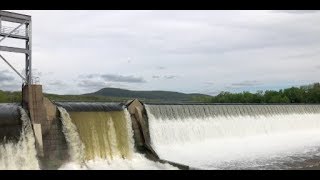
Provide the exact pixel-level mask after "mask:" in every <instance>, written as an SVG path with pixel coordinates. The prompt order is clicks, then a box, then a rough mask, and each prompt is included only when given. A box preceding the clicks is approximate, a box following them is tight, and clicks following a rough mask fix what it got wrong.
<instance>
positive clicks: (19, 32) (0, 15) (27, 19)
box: [0, 11, 32, 85]
mask: <svg viewBox="0 0 320 180" xmlns="http://www.w3.org/2000/svg"><path fill="white" fill-rule="evenodd" d="M2 22H10V23H18V24H19V25H18V26H16V27H6V26H3V23H2ZM31 34H32V33H31V16H28V15H23V14H18V13H12V12H7V11H0V51H6V52H13V53H23V54H25V55H26V61H25V63H26V65H25V76H23V75H21V74H20V73H19V72H18V71H17V70H16V69H15V68H14V67H13V66H12V65H11V64H10V63H9V62H8V61H7V60H6V59H5V58H4V57H3V56H2V55H1V54H0V58H1V59H2V60H3V61H5V62H6V63H7V64H8V65H9V66H10V67H11V69H13V70H14V71H15V72H16V73H17V74H18V75H19V76H20V77H21V78H22V79H23V80H24V81H25V84H27V85H30V84H32V66H31V47H32V46H31V37H32V36H31ZM6 38H14V39H20V40H24V41H25V43H26V45H25V48H18V47H8V46H2V45H1V42H2V41H3V40H5V39H6Z"/></svg>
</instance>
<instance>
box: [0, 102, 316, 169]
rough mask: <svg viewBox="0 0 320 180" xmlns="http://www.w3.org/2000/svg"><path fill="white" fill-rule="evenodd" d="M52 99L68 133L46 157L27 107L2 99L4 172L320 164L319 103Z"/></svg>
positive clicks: (0, 150)
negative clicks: (42, 151)
mask: <svg viewBox="0 0 320 180" xmlns="http://www.w3.org/2000/svg"><path fill="white" fill-rule="evenodd" d="M52 103H53V104H54V105H55V106H56V119H57V121H59V123H57V125H58V126H57V130H54V131H55V132H57V131H59V132H60V133H61V134H62V135H61V136H56V137H55V138H53V139H54V140H51V141H50V142H51V144H50V147H51V146H55V148H53V149H52V148H49V147H46V146H48V145H46V144H45V143H44V148H43V149H44V151H45V152H44V154H55V153H53V152H55V151H57V150H59V153H56V154H55V156H52V157H47V158H43V157H41V156H39V152H37V150H36V145H35V135H34V133H33V129H32V126H31V123H30V122H31V121H30V118H29V117H28V114H27V111H25V110H24V109H23V108H22V107H21V106H20V105H19V104H10V103H9V104H0V117H1V119H0V124H1V128H2V129H8V131H1V138H2V142H1V148H0V168H1V169H304V168H310V167H318V165H319V162H320V149H319V148H320V146H319V145H320V136H319V134H320V132H319V129H320V120H319V119H320V105H317V104H269V105H267V104H144V103H142V102H140V101H139V100H137V99H136V100H133V101H131V102H128V103H86V102H79V103H73V102H72V103H71V102H70V103H68V102H52ZM132 109H134V110H132ZM132 111H133V112H132ZM49 129H50V128H49ZM51 129H52V128H51ZM50 131H52V130H49V133H50ZM51 133H53V132H51ZM61 137H62V138H61ZM46 139H47V138H46V136H45V135H43V141H45V140H46ZM46 151H48V152H46ZM9 157H10V158H9ZM46 161H48V162H46ZM26 162H32V163H26Z"/></svg>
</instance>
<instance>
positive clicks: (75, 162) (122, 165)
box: [58, 107, 177, 170]
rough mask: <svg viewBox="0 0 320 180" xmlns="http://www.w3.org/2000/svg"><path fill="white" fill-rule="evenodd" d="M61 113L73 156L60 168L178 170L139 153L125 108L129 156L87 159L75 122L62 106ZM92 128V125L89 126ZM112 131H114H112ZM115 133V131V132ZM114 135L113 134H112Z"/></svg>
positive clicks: (64, 130)
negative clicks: (135, 147)
mask: <svg viewBox="0 0 320 180" xmlns="http://www.w3.org/2000/svg"><path fill="white" fill-rule="evenodd" d="M58 109H59V111H60V113H61V120H62V122H63V126H64V127H63V133H64V134H65V137H66V139H67V142H68V145H69V154H70V156H71V157H72V158H71V160H70V162H68V163H66V164H63V165H62V166H61V167H60V168H59V169H60V170H142V169H146V170H160V169H165V170H170V169H171V170H177V168H176V167H173V166H171V165H169V164H167V163H166V164H161V163H158V162H153V161H150V160H148V159H147V158H146V157H145V156H144V155H142V154H139V153H137V152H136V151H135V149H134V139H133V129H132V124H131V119H130V114H129V112H128V111H127V110H126V109H125V110H124V113H125V118H126V123H127V127H128V128H127V131H128V136H129V139H128V142H129V147H128V148H129V151H130V155H129V157H128V158H121V157H115V158H112V159H110V158H106V159H101V158H99V157H96V158H95V159H92V160H88V161H85V159H84V152H85V147H84V145H83V143H82V142H81V139H80V136H79V133H78V131H77V127H76V126H75V125H74V124H73V122H72V119H71V118H70V116H69V114H68V112H67V111H66V110H65V109H63V108H62V107H58ZM88 128H90V127H88ZM110 133H112V132H110ZM113 133H115V132H113ZM110 137H112V135H111V136H110Z"/></svg>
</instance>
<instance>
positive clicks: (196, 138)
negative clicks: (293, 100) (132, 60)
mask: <svg viewBox="0 0 320 180" xmlns="http://www.w3.org/2000/svg"><path fill="white" fill-rule="evenodd" d="M230 107H231V106H229V107H227V108H226V109H224V111H221V112H220V114H221V115H219V116H214V113H212V112H210V111H206V113H207V116H201V115H200V116H199V115H197V116H194V117H192V116H186V115H185V114H184V115H180V114H179V113H176V112H178V111H180V110H181V109H184V108H180V110H179V108H177V107H174V108H175V111H176V112H175V113H172V112H174V111H173V110H172V109H174V108H172V109H171V111H170V106H169V107H166V109H165V110H163V109H164V108H163V107H160V108H157V107H154V105H153V106H151V107H150V106H149V105H146V109H147V113H148V117H149V128H150V136H151V141H152V146H153V147H154V149H155V150H156V152H157V153H158V154H159V156H160V158H163V159H166V160H170V161H174V162H178V163H185V164H187V165H190V166H194V167H198V168H204V169H288V168H290V166H292V163H293V164H294V163H295V162H299V163H300V162H302V161H305V160H308V159H320V151H319V147H320V114H319V113H317V112H318V109H317V108H318V107H314V108H313V109H314V111H310V112H302V113H294V111H292V113H291V114H290V113H281V112H282V111H284V110H285V109H282V110H280V107H279V108H278V112H275V113H270V112H268V111H264V112H263V113H264V114H262V115H261V114H258V113H255V114H254V115H241V114H239V115H229V114H228V108H229V110H230ZM193 108H199V107H196V106H194V107H193ZM232 108H235V107H232ZM272 108H274V107H272ZM272 108H270V109H272ZM300 108H301V107H300ZM212 109H213V108H212ZM221 109H222V108H221ZM256 109H257V108H256ZM265 109H268V107H265ZM297 109H299V108H297ZM160 111H161V113H160ZM191 111H194V112H196V110H191ZM167 112H169V113H171V114H169V115H168V114H166V113H167ZM189 112H190V111H189ZM287 112H288V111H287ZM210 113H211V115H210ZM161 114H163V115H161ZM172 114H174V115H172ZM191 114H192V113H190V115H191ZM296 164H297V163H296Z"/></svg>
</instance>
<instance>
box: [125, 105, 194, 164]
mask: <svg viewBox="0 0 320 180" xmlns="http://www.w3.org/2000/svg"><path fill="white" fill-rule="evenodd" d="M126 106H127V109H128V111H129V113H130V117H131V122H132V128H133V132H134V135H133V137H134V140H135V146H136V148H137V150H138V151H140V152H141V153H143V154H145V155H146V157H147V158H148V159H150V160H153V161H157V162H160V163H168V164H171V165H172V166H175V167H177V168H179V169H182V170H189V169H190V167H189V166H186V165H183V164H179V163H175V162H171V161H168V160H163V159H160V157H159V156H158V154H157V153H156V152H155V151H154V149H153V148H152V146H151V140H150V132H149V123H148V116H147V112H146V109H145V107H144V105H143V103H142V102H141V101H139V100H138V99H134V100H132V101H129V102H127V104H126Z"/></svg>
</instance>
